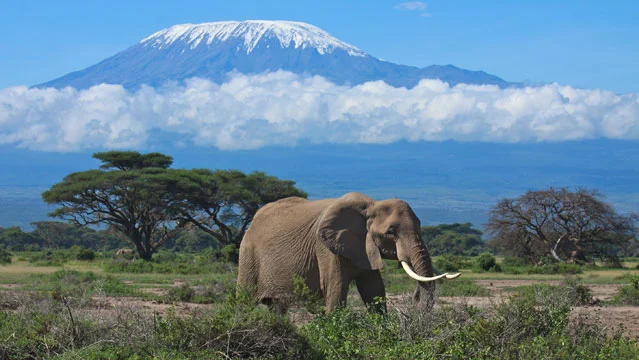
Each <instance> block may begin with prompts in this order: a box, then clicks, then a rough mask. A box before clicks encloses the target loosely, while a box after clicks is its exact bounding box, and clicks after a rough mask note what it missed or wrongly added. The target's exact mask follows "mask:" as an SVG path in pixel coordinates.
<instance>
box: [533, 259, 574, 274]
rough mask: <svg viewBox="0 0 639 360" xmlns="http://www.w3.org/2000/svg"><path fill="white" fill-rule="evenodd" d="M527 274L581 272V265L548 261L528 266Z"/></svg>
mask: <svg viewBox="0 0 639 360" xmlns="http://www.w3.org/2000/svg"><path fill="white" fill-rule="evenodd" d="M526 271H527V273H528V274H549V275H550V274H581V273H583V272H584V270H583V267H582V266H580V265H577V264H564V263H557V262H555V263H550V264H544V265H541V266H530V267H528V268H527V270H526Z"/></svg>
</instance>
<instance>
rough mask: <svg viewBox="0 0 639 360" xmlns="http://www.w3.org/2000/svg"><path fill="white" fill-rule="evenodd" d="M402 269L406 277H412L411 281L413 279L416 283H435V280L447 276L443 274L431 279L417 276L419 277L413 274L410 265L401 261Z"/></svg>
mask: <svg viewBox="0 0 639 360" xmlns="http://www.w3.org/2000/svg"><path fill="white" fill-rule="evenodd" d="M402 267H403V268H404V271H406V273H407V274H408V276H410V277H412V278H413V279H415V280H417V281H424V282H427V281H435V280H437V279H441V278H443V277H445V276H446V275H448V273H445V274H441V275H438V276H433V277H424V276H419V275H417V274H415V272H414V271H413V269H411V267H410V265H408V263H406V262H405V261H402Z"/></svg>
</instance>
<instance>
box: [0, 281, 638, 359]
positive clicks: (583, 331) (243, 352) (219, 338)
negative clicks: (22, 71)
mask: <svg viewBox="0 0 639 360" xmlns="http://www.w3.org/2000/svg"><path fill="white" fill-rule="evenodd" d="M72 278H74V279H75V280H78V281H86V282H89V283H91V282H93V281H95V280H99V279H100V277H99V276H97V275H89V274H85V273H80V274H78V273H72V272H70V273H62V272H61V273H59V274H57V275H56V276H55V277H52V279H59V280H62V279H67V280H71V279H72ZM569 287H570V286H565V287H543V286H542V287H535V288H530V289H527V290H526V289H522V291H520V294H519V295H514V296H512V297H511V299H510V301H505V302H503V303H498V304H496V305H494V306H493V307H491V308H489V309H487V310H485V311H484V310H479V309H476V308H473V307H469V306H458V305H454V306H442V307H437V308H435V309H433V310H432V311H423V310H422V309H420V308H417V307H415V306H408V307H401V306H400V307H399V308H397V309H396V310H395V309H393V310H392V311H389V313H388V314H386V315H377V314H369V313H367V312H365V311H363V310H362V309H354V308H349V307H346V308H341V309H338V310H336V311H334V312H332V313H330V314H326V315H322V316H319V317H317V318H316V319H314V320H312V321H310V322H308V323H306V324H304V325H301V326H300V327H299V328H298V327H296V326H295V325H293V324H292V323H291V322H290V320H289V319H288V317H286V316H280V315H278V314H275V313H273V312H270V311H269V310H268V309H267V308H265V307H263V306H255V303H254V300H253V299H252V298H251V297H250V296H248V294H246V293H244V292H242V291H239V292H237V293H233V294H232V295H230V296H228V297H227V299H226V301H225V302H224V303H222V304H221V305H220V306H217V307H215V308H214V309H212V310H207V311H194V312H191V313H180V314H177V313H176V312H175V311H173V310H169V313H168V314H167V315H157V314H153V313H151V312H148V311H143V310H140V309H128V310H127V309H126V308H122V309H118V311H100V312H95V311H94V310H93V309H84V308H81V307H76V306H75V305H74V303H73V302H71V303H69V302H63V301H56V300H53V299H51V298H36V297H29V298H25V299H23V301H22V302H21V303H22V304H21V305H20V306H19V309H12V310H2V309H0V359H5V358H6V359H42V358H52V357H55V358H60V359H210V358H223V359H227V358H259V359H495V360H497V359H499V360H501V359H601V360H603V359H636V357H637V353H638V352H639V342H638V341H637V339H630V338H624V337H622V336H619V335H617V336H613V337H609V336H607V335H606V334H605V331H604V330H603V329H600V328H599V327H597V326H595V325H592V326H589V325H587V324H586V323H574V322H573V323H571V322H570V321H569V312H570V307H571V304H572V303H573V299H572V297H571V295H570V294H571V291H570V289H569ZM0 294H1V293H0ZM25 296H26V295H25ZM29 296H31V295H29ZM70 314H72V316H70Z"/></svg>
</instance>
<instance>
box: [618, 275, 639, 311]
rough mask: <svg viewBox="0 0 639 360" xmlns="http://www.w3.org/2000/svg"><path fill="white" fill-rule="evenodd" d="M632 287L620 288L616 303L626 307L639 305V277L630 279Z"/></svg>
mask: <svg viewBox="0 0 639 360" xmlns="http://www.w3.org/2000/svg"><path fill="white" fill-rule="evenodd" d="M628 280H629V282H630V285H625V286H622V287H620V288H619V293H618V294H617V295H616V296H615V298H614V302H615V303H617V304H625V305H634V306H637V305H639V275H631V276H630V277H629V279H628Z"/></svg>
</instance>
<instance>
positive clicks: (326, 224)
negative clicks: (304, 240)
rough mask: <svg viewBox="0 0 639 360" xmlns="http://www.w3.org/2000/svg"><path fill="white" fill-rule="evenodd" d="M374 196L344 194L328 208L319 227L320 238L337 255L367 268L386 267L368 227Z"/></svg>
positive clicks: (359, 266)
mask: <svg viewBox="0 0 639 360" xmlns="http://www.w3.org/2000/svg"><path fill="white" fill-rule="evenodd" d="M372 203H373V199H371V198H369V197H367V196H365V195H362V194H356V193H349V194H346V195H344V196H342V197H341V198H340V199H339V200H337V201H336V202H335V203H334V204H333V205H331V206H329V207H328V208H326V210H324V212H323V214H322V217H321V219H320V223H319V227H318V230H317V233H318V236H319V238H320V239H321V240H322V242H323V243H324V245H326V247H328V248H329V250H331V252H333V253H334V254H337V255H341V256H343V257H345V258H347V259H349V260H351V261H352V262H353V264H355V266H357V267H358V268H360V269H365V270H379V269H381V268H382V267H383V266H384V263H383V262H382V256H381V254H380V253H379V250H378V249H377V246H376V245H375V243H374V242H373V241H372V240H371V239H369V237H368V236H366V235H367V230H366V215H365V214H366V209H367V208H368V207H369V206H370V205H371V204H372Z"/></svg>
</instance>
